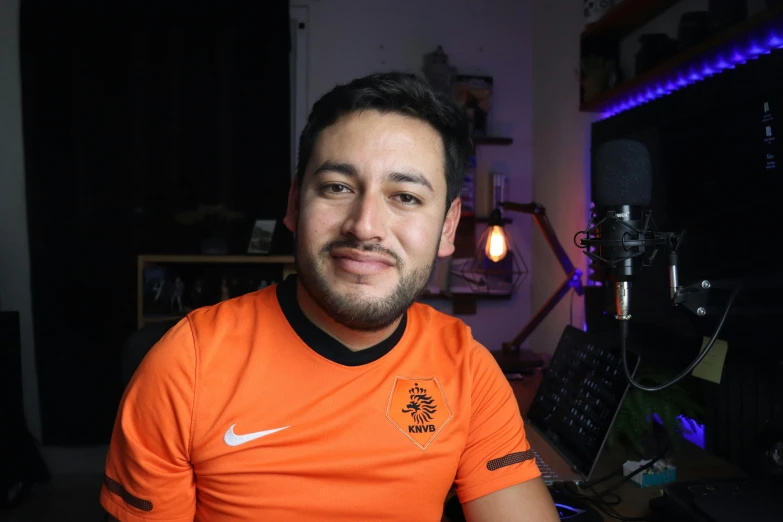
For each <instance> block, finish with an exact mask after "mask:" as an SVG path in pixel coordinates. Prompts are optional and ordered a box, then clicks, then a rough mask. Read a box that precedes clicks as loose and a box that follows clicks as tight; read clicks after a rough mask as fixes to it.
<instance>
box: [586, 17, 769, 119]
mask: <svg viewBox="0 0 783 522" xmlns="http://www.w3.org/2000/svg"><path fill="white" fill-rule="evenodd" d="M781 48H783V14H778V15H777V16H776V17H774V18H771V19H769V20H766V21H765V22H764V23H762V24H759V25H758V26H757V27H755V28H754V29H752V30H749V31H747V32H745V33H743V34H741V35H738V36H737V37H735V38H733V39H731V40H730V41H727V42H725V43H723V44H722V45H720V46H717V47H715V48H712V49H710V50H709V51H705V52H704V53H702V54H701V55H699V56H698V57H696V58H694V59H692V60H691V61H690V62H687V63H684V64H682V65H681V66H680V67H679V68H677V69H676V70H674V71H668V72H667V73H666V74H664V75H661V77H659V78H655V79H651V80H650V81H649V82H647V83H646V84H644V85H641V86H639V87H637V88H635V89H634V90H633V91H631V92H629V93H625V94H623V95H622V96H621V97H619V98H618V99H614V100H612V101H610V102H608V103H607V104H606V105H604V106H603V107H602V108H601V110H600V111H599V112H600V118H599V119H606V118H611V117H612V116H615V115H617V114H620V113H621V112H624V111H627V110H630V109H633V108H634V107H638V106H640V105H644V104H646V103H649V102H651V101H653V100H656V99H658V98H661V97H663V96H666V95H668V94H671V93H673V92H675V91H678V90H680V89H682V88H684V87H687V86H688V85H692V84H694V83H696V82H700V81H702V80H705V79H707V78H709V77H710V76H714V75H716V74H720V73H722V72H723V71H726V70H728V69H734V68H735V67H737V66H738V65H742V64H744V63H746V62H747V61H748V60H754V59H756V58H758V57H759V56H761V55H763V54H769V53H771V52H772V51H774V50H776V49H781Z"/></svg>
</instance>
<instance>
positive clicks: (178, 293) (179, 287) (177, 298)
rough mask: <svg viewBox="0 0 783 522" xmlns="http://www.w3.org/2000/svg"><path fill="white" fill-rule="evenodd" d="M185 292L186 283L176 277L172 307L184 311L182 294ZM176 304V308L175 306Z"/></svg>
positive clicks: (172, 294)
mask: <svg viewBox="0 0 783 522" xmlns="http://www.w3.org/2000/svg"><path fill="white" fill-rule="evenodd" d="M184 294H185V283H184V282H183V281H182V279H180V278H179V277H177V278H176V279H174V291H173V292H172V293H171V308H172V310H176V311H177V312H180V313H181V312H182V296H183V295H184ZM175 305H176V308H175Z"/></svg>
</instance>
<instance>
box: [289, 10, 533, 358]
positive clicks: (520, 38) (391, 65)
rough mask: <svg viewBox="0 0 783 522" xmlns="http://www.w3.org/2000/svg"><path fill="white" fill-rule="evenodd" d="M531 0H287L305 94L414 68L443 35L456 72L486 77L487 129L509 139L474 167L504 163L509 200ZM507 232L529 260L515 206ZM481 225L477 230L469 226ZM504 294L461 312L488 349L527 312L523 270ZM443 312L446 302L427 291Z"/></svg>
mask: <svg viewBox="0 0 783 522" xmlns="http://www.w3.org/2000/svg"><path fill="white" fill-rule="evenodd" d="M531 3H533V2H531V1H529V0H525V1H515V0H490V1H479V0H309V1H306V0H299V1H297V0H292V1H291V5H306V6H308V7H309V20H310V23H309V28H308V31H309V34H308V38H309V58H308V60H309V67H308V79H309V81H308V100H309V103H310V104H311V105H312V103H313V102H315V101H316V100H317V99H318V98H319V97H320V96H321V95H323V94H324V93H326V92H327V91H328V90H329V89H331V88H332V87H334V86H335V85H337V84H339V83H345V82H348V81H350V80H351V79H353V78H356V77H359V76H363V75H365V74H369V73H372V72H378V71H388V70H400V71H407V72H415V73H419V74H420V73H421V68H422V64H423V56H424V54H425V53H428V52H430V51H433V50H435V48H436V47H437V46H438V45H442V46H443V48H444V50H445V52H446V53H447V54H448V55H449V62H450V63H451V64H453V65H455V66H456V67H457V68H458V69H459V71H460V72H465V73H482V74H488V75H491V76H492V77H493V78H494V94H495V95H494V100H493V110H492V113H491V114H490V121H489V123H490V127H491V131H492V133H493V134H497V135H505V136H510V137H512V138H513V139H514V144H513V145H511V146H508V147H482V148H481V149H480V150H479V156H478V161H479V168H480V169H484V170H486V169H490V168H491V169H493V170H496V171H499V172H505V173H506V174H507V175H508V176H509V178H510V191H511V194H510V198H509V199H510V200H512V201H519V202H527V201H530V200H531V197H532V192H531V188H532V187H531V162H532V141H533V138H532V106H531V96H532V92H531V88H532V82H531V75H530V71H531V52H530V51H531V43H530V42H531V31H530V28H531V20H530V5H531ZM513 219H514V224H513V225H512V229H513V238H514V240H515V241H516V242H517V244H518V246H519V249H520V251H521V252H522V254H523V256H524V257H525V259H526V261H527V262H528V264H530V262H531V252H530V235H531V233H532V230H533V229H532V227H533V224H532V220H531V218H530V217H528V216H524V215H515V216H513ZM477 233H480V230H479V231H478V232H477ZM535 275H536V277H532V276H531V277H528V280H527V281H526V283H525V284H524V285H523V286H522V287H521V288H520V291H519V293H518V294H517V295H516V296H515V297H514V298H513V299H512V300H510V301H486V300H485V301H479V303H478V313H477V314H476V315H475V316H460V318H461V319H464V320H465V322H466V323H467V324H469V325H470V326H471V327H472V328H473V333H474V335H475V337H476V338H477V339H478V340H479V341H480V342H482V343H484V344H485V345H486V346H487V347H488V348H490V349H493V350H494V349H498V350H499V349H500V346H501V343H502V342H504V341H509V340H511V339H512V338H513V337H514V335H516V333H517V332H518V331H519V329H521V327H522V326H523V325H524V324H525V323H526V322H527V320H528V318H529V316H530V280H531V279H533V280H534V281H535V280H537V279H538V276H537V274H535ZM431 303H432V304H433V305H434V306H436V307H437V308H439V309H441V310H443V311H446V312H448V313H450V312H451V304H450V303H448V302H440V301H432V302H431Z"/></svg>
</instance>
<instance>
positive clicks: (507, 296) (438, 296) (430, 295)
mask: <svg viewBox="0 0 783 522" xmlns="http://www.w3.org/2000/svg"><path fill="white" fill-rule="evenodd" d="M512 295H513V294H509V293H502V294H493V293H491V292H449V293H446V292H438V293H433V292H425V293H424V294H422V296H421V299H454V297H455V296H457V297H475V298H476V299H511V296H512Z"/></svg>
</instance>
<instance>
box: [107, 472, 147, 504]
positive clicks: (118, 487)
mask: <svg viewBox="0 0 783 522" xmlns="http://www.w3.org/2000/svg"><path fill="white" fill-rule="evenodd" d="M103 482H104V484H106V489H108V490H109V491H110V492H112V493H114V494H115V495H117V496H118V497H120V498H121V499H122V500H124V501H125V503H126V504H128V505H129V506H131V507H135V508H136V509H140V510H142V511H152V502H150V501H149V500H144V499H141V498H139V497H136V496H134V495H131V494H130V493H129V492H128V491H127V490H126V489H125V487H124V486H123V485H122V484H120V483H119V482H117V481H116V480H114V479H112V478H109V476H108V475H104V476H103Z"/></svg>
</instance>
